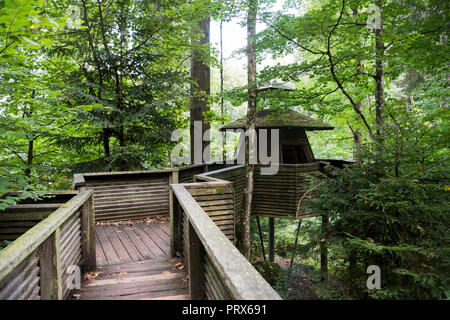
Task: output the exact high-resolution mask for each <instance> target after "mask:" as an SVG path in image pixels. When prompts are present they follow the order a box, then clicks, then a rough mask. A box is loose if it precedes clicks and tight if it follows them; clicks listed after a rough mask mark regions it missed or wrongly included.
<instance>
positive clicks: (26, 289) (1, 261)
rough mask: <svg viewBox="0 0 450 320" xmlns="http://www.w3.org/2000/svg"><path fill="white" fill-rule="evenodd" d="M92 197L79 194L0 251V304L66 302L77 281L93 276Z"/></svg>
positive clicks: (89, 192)
mask: <svg viewBox="0 0 450 320" xmlns="http://www.w3.org/2000/svg"><path fill="white" fill-rule="evenodd" d="M93 194H94V193H93V191H92V190H86V191H81V192H80V193H79V194H78V195H75V196H74V197H73V198H72V199H71V200H69V201H68V202H67V203H66V204H64V205H62V206H60V207H59V208H58V209H57V210H56V211H54V212H53V213H51V214H50V215H48V217H46V218H45V219H44V220H42V221H41V222H39V223H38V224H36V225H35V226H34V227H32V228H31V229H29V230H28V231H26V232H25V233H24V234H23V235H21V236H20V237H18V238H17V239H16V240H15V241H14V242H13V243H11V244H10V245H9V246H7V247H6V248H5V249H3V250H1V251H0V300H3V299H10V300H25V299H29V300H31V299H35V300H36V299H43V300H44V299H45V300H61V299H65V298H68V297H69V295H70V292H71V291H72V289H73V288H74V287H73V285H75V284H76V281H75V280H77V279H75V277H79V276H80V274H81V272H88V271H92V270H95V268H96V262H95V222H94V221H95V213H94V210H93ZM77 267H80V268H82V270H79V271H80V272H79V273H78V272H77ZM72 284H73V285H72Z"/></svg>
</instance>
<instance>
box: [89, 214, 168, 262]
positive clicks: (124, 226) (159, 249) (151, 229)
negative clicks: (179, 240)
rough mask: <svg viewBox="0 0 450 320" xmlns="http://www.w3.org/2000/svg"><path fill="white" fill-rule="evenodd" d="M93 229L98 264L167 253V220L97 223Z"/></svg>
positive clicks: (136, 259)
mask: <svg viewBox="0 0 450 320" xmlns="http://www.w3.org/2000/svg"><path fill="white" fill-rule="evenodd" d="M96 230H97V236H96V238H97V253H96V255H97V264H98V265H99V266H107V265H115V264H122V263H128V262H136V261H142V260H149V259H155V258H158V257H164V256H168V255H169V254H170V252H169V251H170V227H169V223H168V222H167V220H163V219H152V220H149V222H131V223H113V224H99V225H97V226H96Z"/></svg>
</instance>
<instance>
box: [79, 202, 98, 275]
mask: <svg viewBox="0 0 450 320" xmlns="http://www.w3.org/2000/svg"><path fill="white" fill-rule="evenodd" d="M81 237H82V239H81V243H82V246H81V256H82V259H83V267H84V271H85V272H90V271H93V270H95V269H97V262H96V255H95V250H96V249H95V211H94V196H93V195H92V196H91V197H90V198H89V199H88V200H87V201H86V202H85V203H84V204H83V206H82V207H81Z"/></svg>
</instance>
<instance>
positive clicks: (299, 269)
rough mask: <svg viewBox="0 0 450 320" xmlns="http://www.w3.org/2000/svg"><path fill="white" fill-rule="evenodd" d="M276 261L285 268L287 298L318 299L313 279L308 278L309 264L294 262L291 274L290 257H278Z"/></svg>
mask: <svg viewBox="0 0 450 320" xmlns="http://www.w3.org/2000/svg"><path fill="white" fill-rule="evenodd" d="M275 262H276V263H277V264H278V265H279V266H280V267H281V268H282V269H283V272H284V279H285V287H284V288H283V291H284V295H285V299H286V300H317V299H318V297H317V295H316V293H315V292H314V290H313V288H312V285H313V281H311V280H310V279H309V278H308V270H309V268H310V267H309V266H307V265H303V264H301V263H298V262H294V266H293V268H292V271H291V272H290V274H289V265H290V259H283V258H281V257H276V258H275Z"/></svg>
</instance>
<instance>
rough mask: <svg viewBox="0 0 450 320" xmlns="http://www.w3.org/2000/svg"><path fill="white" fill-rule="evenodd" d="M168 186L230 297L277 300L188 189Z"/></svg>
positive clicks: (272, 291) (277, 297)
mask: <svg viewBox="0 0 450 320" xmlns="http://www.w3.org/2000/svg"><path fill="white" fill-rule="evenodd" d="M212 184H214V182H212ZM171 188H172V192H173V193H174V195H175V197H176V198H177V199H178V202H179V204H180V205H181V207H182V208H183V210H184V212H185V214H186V216H187V218H188V220H189V223H190V225H191V226H192V228H193V229H194V230H195V233H196V235H197V237H198V238H199V240H200V242H201V244H202V246H203V248H204V250H205V252H206V254H207V255H208V257H209V258H210V260H211V262H212V264H213V266H214V267H215V268H216V269H217V270H218V272H219V273H220V275H221V276H222V278H223V281H224V283H225V285H226V286H227V288H228V290H229V291H230V293H231V294H232V296H233V298H234V299H245V300H280V299H281V297H280V296H279V295H278V293H277V292H276V291H275V290H274V289H273V288H272V287H271V286H270V285H269V284H268V283H267V281H266V280H265V279H264V278H263V277H262V276H261V275H260V274H259V272H258V271H257V270H256V269H255V268H254V267H253V266H252V265H251V264H250V262H249V261H248V260H247V259H246V258H245V257H244V256H243V255H242V254H241V253H240V252H239V251H238V249H237V248H236V247H235V246H234V245H233V244H232V243H231V242H230V241H229V240H228V238H227V237H226V236H225V235H224V234H223V232H222V231H220V229H219V228H218V227H217V225H216V224H215V223H214V222H213V221H212V220H211V219H210V217H209V216H208V215H207V214H206V212H205V211H204V210H203V209H202V208H201V207H200V205H199V204H198V203H197V202H196V201H195V199H194V198H193V197H192V196H191V194H190V193H189V191H187V190H186V188H185V187H184V186H183V185H180V184H178V185H177V184H174V185H171ZM191 281H192V280H191Z"/></svg>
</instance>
